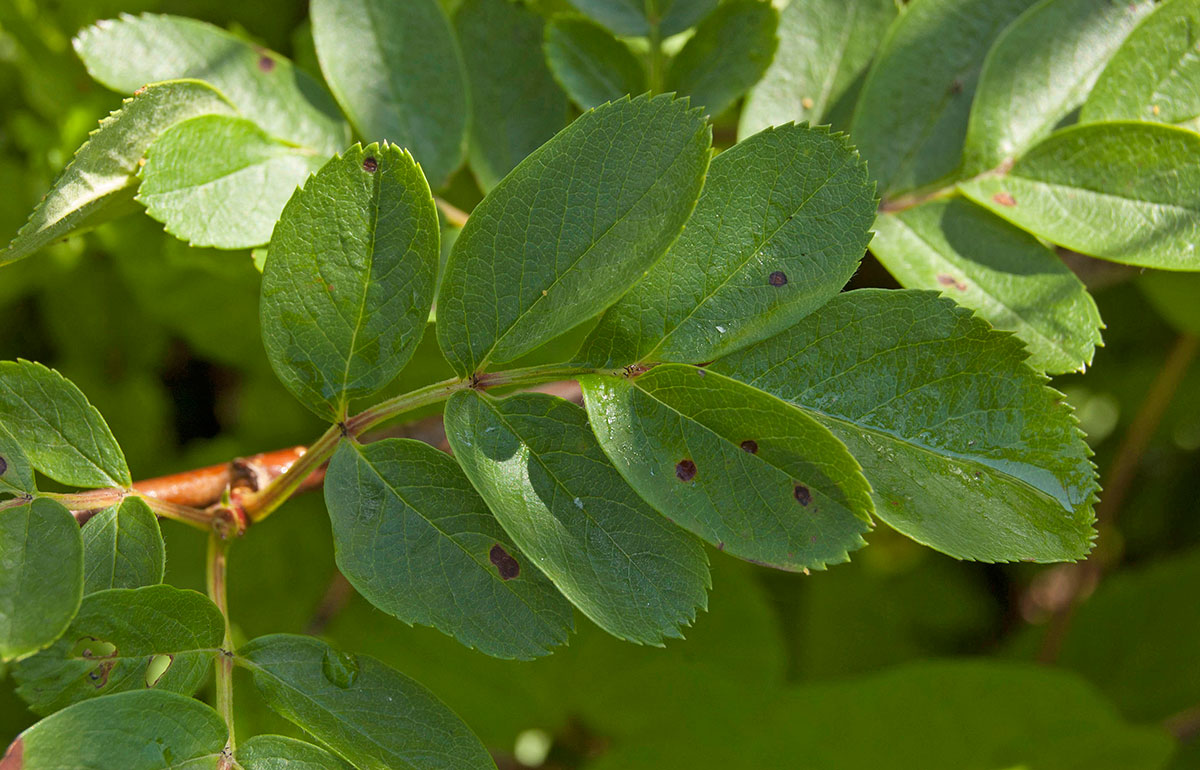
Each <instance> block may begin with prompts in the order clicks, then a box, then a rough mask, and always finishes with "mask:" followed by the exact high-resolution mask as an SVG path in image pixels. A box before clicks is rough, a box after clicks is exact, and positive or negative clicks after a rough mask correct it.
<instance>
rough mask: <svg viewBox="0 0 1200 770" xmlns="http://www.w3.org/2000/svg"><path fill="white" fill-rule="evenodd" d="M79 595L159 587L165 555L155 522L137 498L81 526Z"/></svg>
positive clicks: (156, 520) (127, 499)
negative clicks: (151, 586) (80, 590)
mask: <svg viewBox="0 0 1200 770" xmlns="http://www.w3.org/2000/svg"><path fill="white" fill-rule="evenodd" d="M82 534H83V593H84V594H85V595H86V594H91V593H95V592H96V591H103V590H105V589H108V588H140V587H142V586H149V585H155V584H157V583H161V582H162V579H163V571H164V570H165V568H166V560H167V552H166V547H165V546H164V545H163V539H162V532H161V530H160V529H159V527H158V519H157V518H156V517H155V516H154V513H153V511H151V510H150V507H149V506H148V505H146V503H145V502H144V501H143V500H142V499H141V498H138V497H127V498H125V499H124V500H123V501H122V502H121V504H120V505H114V506H110V507H108V508H105V509H104V510H103V511H100V512H99V513H97V514H96V515H95V516H93V517H92V518H90V519H88V520H87V523H86V524H84V525H83V529H82Z"/></svg>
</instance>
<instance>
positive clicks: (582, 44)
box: [545, 16, 646, 110]
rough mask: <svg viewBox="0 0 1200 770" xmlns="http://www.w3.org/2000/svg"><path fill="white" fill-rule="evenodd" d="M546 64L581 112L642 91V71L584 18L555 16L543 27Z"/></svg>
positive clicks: (608, 34) (606, 33) (636, 61)
mask: <svg viewBox="0 0 1200 770" xmlns="http://www.w3.org/2000/svg"><path fill="white" fill-rule="evenodd" d="M545 52H546V62H547V63H548V64H549V65H550V71H551V72H552V73H554V78H555V80H557V81H558V82H559V84H560V85H561V86H562V87H563V89H564V90H565V91H566V92H567V94H568V95H570V97H571V101H573V102H575V103H576V104H578V105H579V106H580V107H582V108H583V109H585V110H587V109H591V108H592V107H598V106H600V105H601V104H604V103H605V102H615V101H616V100H617V99H620V98H621V97H622V96H629V95H635V96H636V95H637V94H640V93H642V92H643V91H645V90H646V68H645V67H644V66H642V62H641V60H640V59H638V57H637V56H636V55H635V54H634V53H633V51H631V50H630V49H629V46H627V45H626V44H625V43H623V42H622V41H620V40H618V39H617V38H615V37H613V35H612V33H611V32H609V31H608V30H607V29H605V28H604V27H601V26H600V25H599V24H596V23H594V22H591V21H588V20H587V19H581V18H575V17H570V16H559V17H557V18H555V19H553V20H552V21H551V22H550V23H549V24H547V25H546V41H545Z"/></svg>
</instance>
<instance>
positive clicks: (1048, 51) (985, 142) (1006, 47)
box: [962, 0, 1154, 176]
mask: <svg viewBox="0 0 1200 770" xmlns="http://www.w3.org/2000/svg"><path fill="white" fill-rule="evenodd" d="M1153 7H1154V3H1153V1H1152V0H1133V2H1131V1H1130V0H1042V1H1041V2H1039V3H1038V4H1037V5H1035V6H1033V7H1032V8H1030V9H1029V10H1028V11H1026V12H1025V13H1023V14H1021V15H1020V16H1019V17H1018V18H1017V20H1016V21H1014V22H1013V23H1012V24H1010V25H1009V26H1008V28H1007V29H1006V30H1004V32H1003V33H1001V35H1000V36H999V37H998V38H996V43H995V45H993V46H992V50H991V51H990V52H989V53H988V56H987V59H986V60H985V61H984V63H983V71H982V72H981V73H980V76H979V86H978V88H977V93H976V95H975V102H974V104H973V105H972V106H971V118H970V122H969V123H968V125H967V138H966V143H965V146H964V148H963V168H962V173H963V175H964V176H973V175H975V174H978V173H980V172H982V171H987V170H988V169H992V168H996V167H997V166H999V165H1001V164H1002V163H1005V162H1011V160H1012V159H1013V158H1017V157H1020V156H1021V155H1022V154H1024V152H1025V151H1026V150H1028V149H1029V148H1030V147H1031V146H1033V145H1034V144H1035V143H1036V142H1038V141H1039V140H1041V139H1043V138H1045V137H1046V136H1047V135H1049V134H1050V132H1051V131H1053V130H1054V127H1055V126H1056V125H1058V124H1059V122H1060V121H1062V120H1063V118H1065V117H1067V115H1068V114H1069V113H1070V112H1071V111H1072V110H1074V109H1076V108H1077V107H1079V105H1081V104H1083V100H1084V99H1085V98H1086V97H1087V95H1088V92H1089V91H1090V90H1091V88H1092V84H1093V83H1095V82H1096V78H1097V77H1098V76H1099V75H1100V70H1101V69H1102V68H1103V67H1104V64H1105V62H1107V61H1108V58H1109V57H1110V56H1112V54H1113V52H1114V51H1116V50H1117V47H1118V46H1119V45H1121V41H1122V40H1123V39H1124V38H1125V35H1126V34H1128V32H1129V31H1130V30H1131V29H1133V27H1134V25H1136V24H1137V23H1138V21H1139V20H1141V19H1142V18H1143V17H1144V16H1145V15H1146V14H1147V13H1149V12H1150V10H1151V9H1153Z"/></svg>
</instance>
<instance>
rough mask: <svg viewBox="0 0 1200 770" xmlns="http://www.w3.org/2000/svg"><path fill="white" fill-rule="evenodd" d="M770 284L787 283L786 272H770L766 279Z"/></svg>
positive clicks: (780, 284)
mask: <svg viewBox="0 0 1200 770" xmlns="http://www.w3.org/2000/svg"><path fill="white" fill-rule="evenodd" d="M767 280H768V281H770V283H771V285H772V286H784V285H786V284H787V274H786V273H784V272H783V271H782V270H776V271H775V272H773V273H771V277H770V278H768V279H767Z"/></svg>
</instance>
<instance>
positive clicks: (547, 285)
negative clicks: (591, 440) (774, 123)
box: [437, 95, 711, 375]
mask: <svg viewBox="0 0 1200 770" xmlns="http://www.w3.org/2000/svg"><path fill="white" fill-rule="evenodd" d="M710 142H711V130H710V129H709V127H708V126H707V124H706V123H705V122H704V119H703V117H702V116H701V114H700V112H699V111H698V110H692V109H689V108H688V105H687V102H686V101H683V100H677V99H674V98H672V97H671V96H668V95H664V96H656V97H653V98H650V97H645V96H642V97H637V98H635V99H632V100H630V99H623V100H621V101H619V102H615V103H612V104H607V105H604V106H601V107H597V108H596V109H594V110H591V111H589V112H587V113H585V114H584V115H582V116H581V117H580V118H579V119H577V120H576V121H575V122H574V123H572V124H571V125H569V126H567V127H566V128H565V129H563V130H562V131H560V132H559V133H558V135H557V136H555V137H554V138H553V139H551V140H550V141H549V142H547V143H546V144H544V145H542V147H541V148H539V149H538V150H536V151H535V152H534V153H533V154H532V155H530V156H529V157H528V158H526V159H525V160H524V161H522V162H521V163H520V165H518V166H517V167H516V168H515V169H514V170H513V172H512V173H511V174H509V175H508V176H507V177H506V178H505V179H504V181H502V182H501V183H500V184H499V185H497V186H496V188H495V189H494V190H492V192H491V193H489V194H488V196H487V197H486V198H484V200H483V202H481V203H480V204H479V205H478V206H477V207H476V208H475V210H474V211H473V212H472V214H471V218H470V219H469V220H468V221H467V224H466V227H464V228H463V230H462V234H461V235H459V237H458V240H457V241H456V242H455V243H454V248H453V250H452V251H451V253H450V259H449V261H448V262H447V264H446V271H445V278H444V279H443V281H442V287H441V293H440V294H439V296H438V324H437V334H438V343H439V344H440V345H441V347H442V351H443V352H444V353H445V354H446V360H447V361H449V362H450V364H451V365H452V366H453V367H454V369H455V371H457V372H458V373H459V374H461V375H467V374H470V373H472V372H475V371H477V370H480V369H482V368H483V367H485V366H486V365H487V364H489V363H503V362H506V361H511V360H513V359H515V358H517V357H518V356H520V355H521V354H523V353H527V352H529V351H530V350H533V349H534V348H536V347H537V346H538V345H540V344H541V343H543V342H546V341H547V340H550V339H552V338H553V337H555V336H557V335H559V334H561V333H562V332H565V331H567V330H568V329H570V328H572V327H574V326H576V325H578V324H579V323H580V321H581V320H584V319H587V318H590V317H591V316H593V315H595V314H597V313H599V312H600V311H601V310H603V309H604V308H605V307H607V306H608V305H610V304H612V303H613V302H614V301H615V300H616V299H617V298H618V297H620V295H621V294H623V293H624V292H625V290H626V289H628V288H629V286H630V285H632V284H633V283H634V282H635V281H636V280H637V279H638V278H639V277H640V276H641V274H642V272H643V271H645V270H646V269H647V268H649V267H650V265H652V264H653V263H654V262H655V261H656V260H657V259H658V258H659V257H660V256H662V254H663V252H665V251H666V249H667V247H668V246H670V245H671V242H672V241H673V240H675V238H676V236H678V234H679V232H680V230H681V229H682V228H683V224H684V222H685V221H687V218H688V216H689V215H690V214H691V212H692V208H693V206H695V203H696V198H697V196H698V195H699V194H700V186H701V185H702V184H703V181H704V173H705V171H706V170H707V168H708V160H709V145H710Z"/></svg>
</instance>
